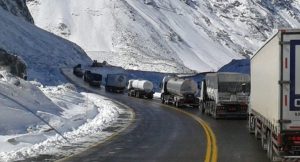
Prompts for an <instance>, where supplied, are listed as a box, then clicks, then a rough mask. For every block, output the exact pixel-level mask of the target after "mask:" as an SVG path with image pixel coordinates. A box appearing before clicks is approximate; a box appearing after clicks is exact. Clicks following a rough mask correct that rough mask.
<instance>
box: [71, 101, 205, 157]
mask: <svg viewBox="0 0 300 162" xmlns="http://www.w3.org/2000/svg"><path fill="white" fill-rule="evenodd" d="M114 99H118V100H119V101H120V102H122V103H124V104H126V105H128V106H130V107H131V108H133V109H134V110H135V112H136V120H135V122H134V123H133V124H132V126H131V127H129V129H127V130H125V131H124V132H122V133H121V134H120V135H118V138H115V139H114V140H112V141H108V142H106V143H103V144H101V145H99V146H96V147H93V148H91V149H89V150H87V151H85V152H82V153H80V154H78V155H75V156H72V157H70V158H68V159H67V160H65V161H72V162H74V161H80V162H84V161H112V162H115V161H128V162H129V161H130V162H132V161H180V162H182V161H204V158H205V152H206V139H205V133H204V131H203V129H202V128H201V127H200V126H199V125H198V124H197V122H195V121H194V120H193V119H191V118H190V117H188V116H186V115H184V114H182V113H178V112H177V111H172V110H168V109H164V108H161V107H157V104H155V103H152V102H151V101H146V100H142V99H140V100H138V102H137V100H136V99H134V98H128V97H126V96H123V95H116V97H114Z"/></svg>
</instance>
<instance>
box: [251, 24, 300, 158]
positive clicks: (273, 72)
mask: <svg viewBox="0 0 300 162" xmlns="http://www.w3.org/2000/svg"><path fill="white" fill-rule="evenodd" d="M249 131H250V132H252V133H254V134H255V137H256V138H257V139H260V141H261V145H262V147H263V149H265V150H267V155H268V157H269V159H270V160H271V161H274V160H287V159H298V160H297V161H299V160H300V159H299V158H300V30H297V29H286V30H278V32H277V33H276V34H275V35H274V36H272V37H271V38H270V39H269V40H268V41H267V42H266V43H265V44H264V45H263V46H262V47H261V48H260V49H259V50H258V51H257V52H256V54H255V55H254V56H253V57H252V58H251V96H250V111H249Z"/></svg>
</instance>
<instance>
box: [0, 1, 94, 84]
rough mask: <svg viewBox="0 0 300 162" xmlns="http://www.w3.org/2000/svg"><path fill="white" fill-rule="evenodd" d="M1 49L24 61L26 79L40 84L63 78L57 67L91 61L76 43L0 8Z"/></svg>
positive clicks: (55, 81) (54, 81)
mask: <svg viewBox="0 0 300 162" xmlns="http://www.w3.org/2000/svg"><path fill="white" fill-rule="evenodd" d="M0 19H1V21H0V48H1V49H3V50H5V51H7V53H9V54H11V55H17V56H18V57H20V58H21V59H22V60H24V61H25V63H26V64H27V69H28V79H29V80H38V81H39V82H42V83H43V84H48V85H49V84H52V83H57V82H59V80H63V77H62V76H61V74H60V71H59V68H60V67H68V66H74V65H75V64H78V63H83V64H85V63H87V62H91V60H90V58H89V57H88V56H87V55H86V54H85V52H84V51H83V50H82V49H81V48H80V47H78V46H77V45H76V44H74V43H71V42H69V41H67V40H65V39H63V38H60V37H58V36H55V35H54V34H52V33H49V32H47V31H44V30H42V29H40V28H38V27H36V26H34V25H33V24H31V23H29V22H27V21H24V20H22V19H23V17H16V16H14V15H12V14H11V13H9V12H7V11H6V10H4V9H2V8H1V7H0Z"/></svg>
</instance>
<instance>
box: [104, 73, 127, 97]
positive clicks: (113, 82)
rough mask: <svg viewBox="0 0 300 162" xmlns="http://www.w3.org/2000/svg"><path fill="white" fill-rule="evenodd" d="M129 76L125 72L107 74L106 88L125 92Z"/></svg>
mask: <svg viewBox="0 0 300 162" xmlns="http://www.w3.org/2000/svg"><path fill="white" fill-rule="evenodd" d="M126 83H127V76H126V75H125V74H122V73H120V74H107V75H106V78H105V90H106V91H110V92H119V93H123V92H124V90H125V88H126Z"/></svg>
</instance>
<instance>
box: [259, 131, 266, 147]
mask: <svg viewBox="0 0 300 162" xmlns="http://www.w3.org/2000/svg"><path fill="white" fill-rule="evenodd" d="M260 142H261V147H262V148H263V150H267V140H266V136H265V134H264V131H262V130H261V134H260Z"/></svg>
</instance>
